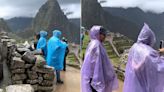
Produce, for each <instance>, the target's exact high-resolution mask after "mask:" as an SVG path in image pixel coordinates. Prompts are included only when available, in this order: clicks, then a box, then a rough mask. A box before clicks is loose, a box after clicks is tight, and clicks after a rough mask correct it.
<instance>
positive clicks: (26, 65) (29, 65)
mask: <svg viewBox="0 0 164 92" xmlns="http://www.w3.org/2000/svg"><path fill="white" fill-rule="evenodd" d="M33 66H34V64H25V68H26V69H30V68H32V67H33Z"/></svg>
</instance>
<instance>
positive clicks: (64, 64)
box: [63, 55, 66, 71]
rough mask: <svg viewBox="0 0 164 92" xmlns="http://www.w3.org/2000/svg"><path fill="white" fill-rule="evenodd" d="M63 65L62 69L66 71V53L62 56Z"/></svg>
mask: <svg viewBox="0 0 164 92" xmlns="http://www.w3.org/2000/svg"><path fill="white" fill-rule="evenodd" d="M63 66H64V68H63V70H64V71H66V55H65V56H64V62H63Z"/></svg>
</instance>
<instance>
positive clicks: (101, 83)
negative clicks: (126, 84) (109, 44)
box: [81, 26, 118, 92]
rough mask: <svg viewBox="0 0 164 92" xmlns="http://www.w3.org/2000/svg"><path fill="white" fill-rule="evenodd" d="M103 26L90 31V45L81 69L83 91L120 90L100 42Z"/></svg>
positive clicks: (104, 91) (94, 27)
mask: <svg viewBox="0 0 164 92" xmlns="http://www.w3.org/2000/svg"><path fill="white" fill-rule="evenodd" d="M100 27H101V26H93V27H92V29H91V30H90V39H91V41H90V43H89V45H88V48H87V50H86V54H85V59H84V63H83V66H82V69H81V91H82V92H92V89H91V86H92V87H93V88H94V89H95V90H96V91H97V92H112V90H115V89H117V88H118V80H117V76H116V74H115V71H114V69H113V66H112V65H111V63H110V60H109V58H108V55H107V53H106V50H105V48H104V47H103V44H102V43H101V42H100V41H99V32H100Z"/></svg>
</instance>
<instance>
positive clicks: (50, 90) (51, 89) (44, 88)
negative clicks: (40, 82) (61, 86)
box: [38, 86, 53, 92]
mask: <svg viewBox="0 0 164 92" xmlns="http://www.w3.org/2000/svg"><path fill="white" fill-rule="evenodd" d="M38 90H39V91H49V92H52V91H53V86H51V87H45V86H38Z"/></svg>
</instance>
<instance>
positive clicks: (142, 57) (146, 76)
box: [123, 23, 164, 92]
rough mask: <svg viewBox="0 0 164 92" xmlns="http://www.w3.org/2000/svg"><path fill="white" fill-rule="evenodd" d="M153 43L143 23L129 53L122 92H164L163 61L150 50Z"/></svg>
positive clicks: (151, 32) (161, 57) (150, 34)
mask: <svg viewBox="0 0 164 92" xmlns="http://www.w3.org/2000/svg"><path fill="white" fill-rule="evenodd" d="M155 42H156V38H155V35H154V33H153V31H152V30H151V29H150V28H149V26H148V25H147V24H146V23H145V24H144V26H143V28H142V30H141V32H140V34H139V36H138V40H137V42H136V43H134V45H133V46H132V47H131V49H130V52H129V56H128V62H127V65H126V70H125V81H124V88H123V92H164V59H163V56H160V54H159V52H158V51H156V50H154V49H153V48H152V47H153V45H154V44H155Z"/></svg>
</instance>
